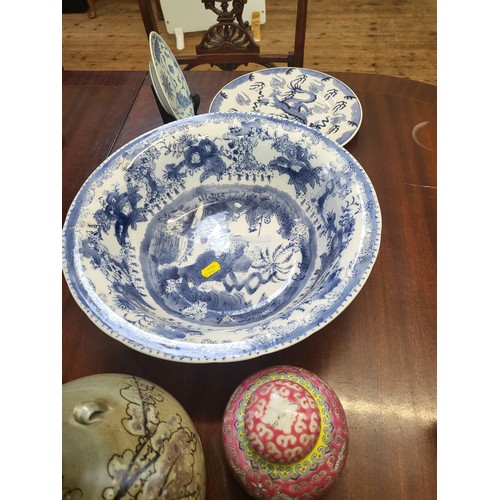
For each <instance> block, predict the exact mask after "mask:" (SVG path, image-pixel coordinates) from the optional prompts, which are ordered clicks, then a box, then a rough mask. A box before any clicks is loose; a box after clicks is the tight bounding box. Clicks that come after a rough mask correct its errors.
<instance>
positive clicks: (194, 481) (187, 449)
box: [62, 373, 206, 500]
mask: <svg viewBox="0 0 500 500" xmlns="http://www.w3.org/2000/svg"><path fill="white" fill-rule="evenodd" d="M62 475H63V478H62V498H63V500H76V499H78V500H83V499H90V500H94V499H98V498H100V499H118V498H123V499H126V498H129V499H132V498H134V499H147V500H154V499H174V498H175V499H179V498H189V499H192V500H203V499H205V497H206V471H205V459H204V455H203V449H202V446H201V441H200V437H199V435H198V433H197V431H196V429H195V427H194V425H193V422H192V420H191V418H190V417H189V415H188V414H187V413H186V411H185V410H184V408H183V407H182V406H181V405H180V404H179V402H178V401H177V400H176V399H175V398H174V397H173V396H171V395H170V394H169V393H168V392H167V391H165V390H164V389H162V388H161V387H159V386H157V385H156V384H155V383H153V382H150V381H149V380H145V379H143V378H140V377H136V376H132V375H125V374H117V373H108V374H99V375H91V376H88V377H83V378H80V379H77V380H73V381H71V382H68V383H66V384H63V390H62Z"/></svg>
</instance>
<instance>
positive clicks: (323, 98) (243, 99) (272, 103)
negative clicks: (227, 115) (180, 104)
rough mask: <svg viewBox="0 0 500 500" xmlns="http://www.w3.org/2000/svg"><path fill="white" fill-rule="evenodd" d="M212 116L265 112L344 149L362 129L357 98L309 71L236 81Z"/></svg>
mask: <svg viewBox="0 0 500 500" xmlns="http://www.w3.org/2000/svg"><path fill="white" fill-rule="evenodd" d="M210 111H211V112H226V111H240V112H241V111H250V112H262V113H267V114H271V115H276V116H280V117H282V118H288V119H290V120H295V121H297V122H299V123H302V124H304V125H308V126H309V127H312V128H314V129H315V130H318V131H319V132H322V133H323V135H326V136H327V137H328V138H330V139H333V140H334V141H336V142H337V143H338V144H340V145H341V146H343V145H345V144H347V142H349V141H350V140H351V139H352V138H353V137H354V135H355V134H356V132H357V131H358V130H359V127H360V126H361V120H362V117H363V113H362V109H361V103H360V102H359V99H358V97H357V96H356V94H355V93H354V92H353V91H352V90H351V89H350V88H349V87H348V86H347V85H346V84H345V83H343V82H341V81H340V80H338V79H337V78H334V77H333V76H330V75H327V74H326V73H321V72H319V71H314V70H312V69H307V68H289V67H280V68H266V69H262V70H258V71H253V72H252V73H248V74H245V75H242V76H240V77H238V78H235V79H234V80H233V81H231V82H229V83H228V84H227V85H226V86H225V87H223V88H222V89H221V90H220V91H219V92H218V93H217V94H216V96H215V97H214V99H213V100H212V102H211V104H210Z"/></svg>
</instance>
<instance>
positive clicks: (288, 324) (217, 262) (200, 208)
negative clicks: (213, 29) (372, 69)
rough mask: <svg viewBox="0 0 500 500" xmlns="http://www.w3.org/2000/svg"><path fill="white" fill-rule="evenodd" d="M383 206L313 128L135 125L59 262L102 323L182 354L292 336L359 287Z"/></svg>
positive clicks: (192, 358) (80, 207) (98, 173)
mask: <svg viewBox="0 0 500 500" xmlns="http://www.w3.org/2000/svg"><path fill="white" fill-rule="evenodd" d="M380 234H381V217H380V209H379V205H378V201H377V197H376V194H375V191H374V188H373V186H372V184H371V182H370V180H369V178H368V177H367V175H366V173H365V171H364V170H363V169H362V167H361V166H360V165H359V163H358V162H357V161H356V160H355V159H354V158H353V157H352V156H351V155H350V154H349V153H348V152H347V151H346V150H345V149H344V148H342V147H340V146H338V144H336V143H335V142H334V141H332V140H330V139H328V138H326V137H324V136H323V135H322V134H320V133H319V132H317V131H315V130H312V129H311V128H309V127H306V126H304V125H301V124H299V123H294V122H291V121H289V120H283V119H281V118H278V117H273V116H268V115H263V114H260V113H236V112H230V113H210V114H206V115H199V116H195V117H191V118H187V119H184V120H179V121H176V122H173V123H170V124H167V125H164V126H162V127H159V128H157V129H155V130H152V131H150V132H148V133H146V134H144V135H142V136H141V137H138V138H136V139H134V140H133V141H131V142H130V143H128V144H127V145H125V146H123V147H122V148H121V149H120V150H118V151H117V152H115V153H114V154H113V155H111V156H110V157H109V158H108V159H106V160H105V161H104V162H103V163H102V164H101V165H100V166H99V167H98V168H97V169H96V170H95V171H94V173H93V174H92V175H91V176H90V177H89V179H88V180H87V181H86V182H85V184H84V185H83V187H82V188H81V190H80V192H79V193H78V195H77V196H76V198H75V200H74V201H73V203H72V205H71V208H70V210H69V212H68V215H67V217H66V221H65V224H64V230H63V248H64V258H63V264H64V265H63V270H64V275H65V277H66V280H67V282H68V284H69V287H70V289H71V291H72V294H73V296H74V298H75V299H76V301H77V302H78V304H79V305H80V307H82V309H83V310H84V311H85V312H86V313H87V314H88V316H89V317H90V318H91V319H92V320H93V321H94V322H95V323H96V324H97V325H98V326H99V327H100V328H101V329H102V330H103V331H104V332H106V333H107V334H109V335H111V336H112V337H114V338H115V339H117V340H119V341H121V342H124V343H125V344H127V345H129V346H130V347H132V348H134V349H137V350H140V351H143V352H145V353H147V354H150V355H152V356H155V357H161V358H166V359H171V360H177V361H182V362H226V361H237V360H243V359H249V358H252V357H256V356H260V355H263V354H266V353H269V352H273V351H276V350H279V349H283V348H285V347H287V346H289V345H292V344H295V343H297V342H299V341H301V340H303V339H305V338H306V337H308V336H309V335H311V334H312V333H314V332H315V331H317V330H318V329H320V328H322V327H323V326H324V325H326V324H327V323H329V322H330V321H332V320H333V319H334V318H335V317H336V316H338V314H340V313H341V311H343V310H344V309H345V307H347V305H348V304H349V303H350V302H351V301H352V300H353V299H354V297H355V296H356V294H357V293H358V292H359V290H360V289H361V287H362V286H363V284H364V283H365V281H366V279H367V278H368V275H369V273H370V271H371V269H372V266H373V264H374V262H375V259H376V256H377V253H378V248H379V245H380Z"/></svg>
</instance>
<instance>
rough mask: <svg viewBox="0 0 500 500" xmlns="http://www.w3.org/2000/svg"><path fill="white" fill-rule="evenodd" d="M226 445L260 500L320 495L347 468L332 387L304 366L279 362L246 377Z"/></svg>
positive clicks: (230, 414) (230, 410)
mask: <svg viewBox="0 0 500 500" xmlns="http://www.w3.org/2000/svg"><path fill="white" fill-rule="evenodd" d="M222 440H223V444H224V451H225V455H226V459H227V462H228V464H229V467H230V469H231V471H232V473H233V474H234V476H235V478H236V479H237V481H238V482H239V483H240V484H241V485H242V486H243V488H244V489H245V490H246V491H247V492H248V493H249V494H250V495H251V496H252V497H254V498H258V499H266V500H267V499H276V500H277V499H280V500H284V499H289V498H300V499H305V498H309V499H310V498H319V497H320V496H322V495H323V494H324V493H325V492H326V491H327V490H328V489H329V488H330V487H331V486H333V484H334V483H335V481H336V480H337V478H338V476H339V474H340V472H341V471H342V468H343V467H344V464H345V461H346V458H347V450H348V441H349V433H348V427H347V419H346V416H345V413H344V409H343V408H342V405H341V403H340V401H339V399H338V397H337V395H336V394H335V392H334V391H333V389H332V388H331V387H330V386H329V385H328V384H327V383H326V382H324V381H323V380H321V379H320V378H319V377H318V376H317V375H315V374H313V373H311V372H309V371H307V370H305V369H303V368H299V367H294V366H289V365H279V366H273V367H270V368H266V369H264V370H261V371H259V372H257V373H255V374H253V375H251V376H250V377H248V378H246V379H245V380H244V381H243V382H242V383H241V384H240V385H239V386H238V387H237V389H236V390H235V391H234V393H233V394H232V396H231V398H230V399H229V402H228V403H227V406H226V409H225V412H224V419H223V429H222Z"/></svg>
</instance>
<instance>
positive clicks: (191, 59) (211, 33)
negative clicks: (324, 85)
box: [138, 0, 308, 71]
mask: <svg viewBox="0 0 500 500" xmlns="http://www.w3.org/2000/svg"><path fill="white" fill-rule="evenodd" d="M200 1H201V3H203V4H204V6H205V8H206V9H210V10H212V11H213V12H214V13H215V14H216V15H217V23H216V24H214V25H212V26H211V27H210V28H208V30H207V31H206V32H205V34H204V35H203V38H202V40H201V42H200V43H199V44H198V45H197V46H196V54H194V55H186V56H184V55H181V56H176V59H177V62H178V63H179V65H181V66H184V68H183V69H184V70H190V69H192V68H194V67H196V66H200V65H202V64H210V65H211V66H217V67H219V68H220V69H222V70H226V71H232V70H235V69H237V68H238V67H239V66H242V65H247V64H249V63H255V64H259V65H262V66H265V67H274V66H276V65H277V64H279V63H281V64H286V65H287V66H290V67H292V66H294V67H303V66H304V50H305V38H306V24H307V3H308V0H297V13H296V18H295V40H294V46H293V49H292V50H290V51H289V52H288V53H286V54H262V53H261V51H260V45H259V44H258V43H257V42H256V41H255V39H254V36H253V34H252V30H251V26H250V25H249V23H248V22H245V21H243V9H244V6H245V4H246V2H247V0H228V1H221V0H217V3H220V4H221V6H220V8H219V7H217V5H216V1H213V0H200ZM138 3H139V8H140V11H141V16H142V19H143V22H144V28H145V29H146V34H147V36H148V37H149V33H150V32H151V31H156V32H158V29H157V24H156V19H155V17H154V13H153V9H152V6H151V0H149V1H148V0H138Z"/></svg>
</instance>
